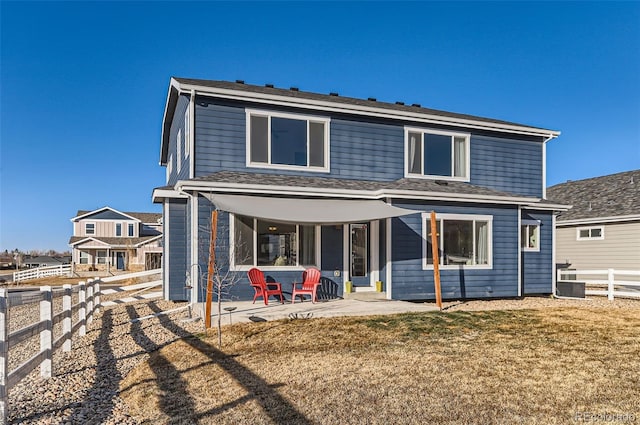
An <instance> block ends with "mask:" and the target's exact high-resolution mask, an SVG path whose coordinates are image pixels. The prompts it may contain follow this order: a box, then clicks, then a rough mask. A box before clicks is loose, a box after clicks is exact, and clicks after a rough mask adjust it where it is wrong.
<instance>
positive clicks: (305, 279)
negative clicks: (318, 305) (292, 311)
mask: <svg viewBox="0 0 640 425" xmlns="http://www.w3.org/2000/svg"><path fill="white" fill-rule="evenodd" d="M298 285H300V287H298ZM318 286H320V270H318V269H316V268H313V267H312V268H309V269H307V270H305V271H304V272H303V273H302V283H301V284H299V283H296V282H293V291H292V292H291V304H293V303H294V302H295V300H296V297H297V296H298V295H299V296H300V299H301V300H302V302H304V295H310V296H311V302H312V303H315V302H316V301H317V300H318V295H317V292H318Z"/></svg>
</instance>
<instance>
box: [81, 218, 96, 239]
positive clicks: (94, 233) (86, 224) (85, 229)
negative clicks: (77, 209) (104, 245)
mask: <svg viewBox="0 0 640 425" xmlns="http://www.w3.org/2000/svg"><path fill="white" fill-rule="evenodd" d="M90 224H92V225H93V233H89V232H87V226H88V225H90ZM97 233H98V231H97V229H96V222H95V221H90V222H87V223H84V234H85V235H87V236H88V235H91V236H95V235H96V234H97Z"/></svg>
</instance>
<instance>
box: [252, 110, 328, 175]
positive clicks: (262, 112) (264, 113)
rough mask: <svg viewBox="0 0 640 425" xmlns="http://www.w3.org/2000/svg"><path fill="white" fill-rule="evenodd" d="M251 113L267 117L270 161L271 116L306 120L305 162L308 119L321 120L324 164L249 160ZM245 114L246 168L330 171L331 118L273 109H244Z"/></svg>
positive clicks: (269, 155) (269, 158) (268, 155)
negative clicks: (289, 163)
mask: <svg viewBox="0 0 640 425" xmlns="http://www.w3.org/2000/svg"><path fill="white" fill-rule="evenodd" d="M251 115H257V116H263V117H268V118H269V120H268V122H267V123H268V124H267V133H268V134H267V143H268V144H269V146H267V157H268V160H269V161H271V119H270V118H271V117H278V118H289V119H294V120H305V121H307V164H308V163H309V124H308V123H309V121H313V122H321V123H323V124H324V140H325V144H324V158H325V165H324V167H312V166H309V165H286V164H271V163H270V162H269V163H265V162H251V119H250V118H251ZM245 116H246V119H245V121H246V123H245V125H246V140H245V148H246V149H245V151H246V166H247V167H248V168H270V169H274V170H298V171H300V170H304V171H312V172H316V173H328V172H330V170H331V168H330V163H331V158H330V152H331V149H330V145H331V142H330V130H329V128H330V124H331V118H328V117H321V116H317V115H302V114H291V113H285V112H273V111H267V110H261V109H245Z"/></svg>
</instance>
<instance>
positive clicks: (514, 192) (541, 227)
mask: <svg viewBox="0 0 640 425" xmlns="http://www.w3.org/2000/svg"><path fill="white" fill-rule="evenodd" d="M558 135H559V132H557V131H552V130H546V129H542V128H538V127H531V126H528V125H522V124H515V123H510V122H505V121H500V120H495V119H488V118H481V117H475V116H470V115H462V114H457V113H451V112H443V111H436V110H432V109H426V108H423V107H421V106H420V105H416V104H414V105H405V104H403V103H401V102H396V103H384V102H378V101H376V100H375V99H369V100H363V99H354V98H348V97H343V96H339V95H338V94H336V93H332V94H329V95H323V94H316V93H309V92H303V91H300V90H298V89H297V88H294V87H292V88H291V89H280V88H274V87H273V86H272V85H266V86H264V87H262V86H255V85H248V84H244V82H242V81H237V82H235V83H233V82H224V81H209V80H192V79H183V78H172V79H171V82H170V85H169V92H168V97H167V101H166V107H165V112H164V119H163V129H162V141H161V149H160V164H161V165H162V166H165V167H166V181H165V186H163V187H159V188H157V189H155V190H154V193H153V199H154V202H156V203H162V204H163V215H164V221H163V223H164V237H165V244H164V253H165V255H164V258H165V262H164V291H165V297H166V298H169V299H190V300H196V299H202V294H203V291H202V285H203V284H206V273H207V261H208V258H209V226H210V225H209V220H210V215H211V211H212V210H214V209H216V208H217V209H218V210H219V211H220V214H219V222H218V230H219V231H218V235H217V245H216V246H217V254H216V261H217V262H218V264H224V262H226V263H227V264H226V265H227V266H229V267H230V268H231V270H233V271H237V272H238V273H240V274H241V276H242V277H243V280H242V281H241V282H240V283H239V284H237V285H235V286H234V287H233V288H232V289H231V293H230V296H231V297H237V298H239V299H251V296H252V294H253V291H252V289H251V287H250V286H249V284H248V280H246V271H247V270H249V269H250V268H251V267H259V268H260V269H262V270H263V271H264V272H265V273H266V274H267V276H268V277H269V278H271V279H274V280H275V281H279V282H281V283H282V284H283V289H284V291H285V292H286V291H290V288H291V282H293V281H295V280H298V281H299V280H300V277H301V272H302V270H304V268H305V267H309V266H315V267H318V268H320V269H321V271H322V275H323V278H324V280H325V282H327V281H329V284H330V285H333V287H334V288H336V289H337V292H338V294H339V295H342V294H343V292H344V290H345V286H346V285H345V282H346V281H351V282H352V283H353V285H354V287H355V290H356V291H363V290H364V291H366V290H374V288H375V287H376V281H381V282H382V284H383V290H384V291H385V292H386V297H387V298H389V299H403V300H423V299H434V297H435V290H434V276H433V260H432V255H431V238H430V231H429V214H430V212H431V211H435V212H436V214H437V220H438V222H437V226H438V233H439V236H440V238H439V242H438V244H439V251H440V272H441V280H442V294H443V297H444V298H449V299H459V298H497V297H517V296H523V295H529V294H549V293H552V292H553V290H554V288H553V286H554V258H553V227H554V213H556V212H558V211H564V210H565V209H566V207H564V206H562V205H558V204H555V203H553V202H549V201H546V200H545V199H544V198H545V187H546V184H545V156H546V143H547V142H548V141H549V140H551V139H553V138H555V137H557V136H558ZM196 276H198V277H199V279H195V277H196ZM192 277H193V278H192ZM196 280H197V281H198V282H199V284H194V285H191V284H190V283H192V282H194V281H196Z"/></svg>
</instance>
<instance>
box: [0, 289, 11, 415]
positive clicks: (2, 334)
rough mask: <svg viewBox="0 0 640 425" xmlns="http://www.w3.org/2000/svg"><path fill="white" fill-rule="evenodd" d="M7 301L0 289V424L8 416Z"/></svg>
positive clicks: (5, 294) (5, 292)
mask: <svg viewBox="0 0 640 425" xmlns="http://www.w3.org/2000/svg"><path fill="white" fill-rule="evenodd" d="M8 374H9V299H8V293H7V290H6V289H0V423H1V424H3V425H5V424H6V423H7V417H8V416H9V388H8V387H7V385H8V379H7V378H8Z"/></svg>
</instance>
